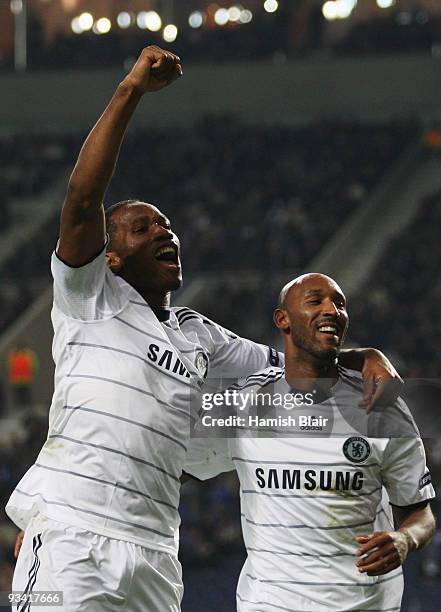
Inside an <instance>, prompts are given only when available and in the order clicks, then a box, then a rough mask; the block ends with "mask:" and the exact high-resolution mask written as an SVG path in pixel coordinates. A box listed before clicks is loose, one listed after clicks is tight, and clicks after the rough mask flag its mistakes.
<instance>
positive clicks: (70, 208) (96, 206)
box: [58, 46, 182, 267]
mask: <svg viewBox="0 0 441 612" xmlns="http://www.w3.org/2000/svg"><path fill="white" fill-rule="evenodd" d="M180 62H181V60H180V59H179V57H178V56H176V55H174V54H173V53H170V52H168V51H163V50H162V49H160V48H159V47H156V46H150V47H146V48H145V49H143V51H142V52H141V55H140V56H139V58H138V61H137V62H136V64H135V65H134V67H133V68H132V70H131V71H130V73H129V74H128V75H127V76H126V77H125V78H124V79H123V81H122V82H121V83H120V84H119V85H118V87H117V89H116V91H115V93H114V95H113V97H112V99H111V101H110V102H109V104H108V106H107V108H106V109H105V110H104V112H103V114H102V115H101V117H100V118H99V120H98V121H97V123H96V124H95V126H94V127H93V129H92V131H91V132H90V134H89V136H88V137H87V139H86V141H85V143H84V145H83V147H82V149H81V151H80V154H79V157H78V160H77V163H76V165H75V168H74V170H73V172H72V175H71V177H70V180H69V185H68V189H67V195H66V199H65V202H64V205H63V210H62V212H61V226H60V245H59V248H58V254H59V256H60V257H61V258H62V259H63V260H64V261H65V262H66V263H68V264H69V265H71V266H75V267H77V266H81V265H84V264H85V263H87V262H88V261H90V260H91V259H93V258H94V257H95V256H96V255H97V253H99V251H100V250H101V249H102V247H103V244H104V235H105V221H104V208H103V204H102V202H103V198H104V194H105V192H106V190H107V187H108V185H109V182H110V180H111V178H112V176H113V173H114V171H115V167H116V163H117V160H118V155H119V150H120V147H121V143H122V141H123V138H124V134H125V131H126V128H127V126H128V124H129V121H130V119H131V117H132V115H133V113H134V111H135V109H136V107H137V106H138V103H139V101H140V100H141V98H142V96H143V95H144V94H145V93H147V92H154V91H158V90H160V89H163V88H164V87H167V86H168V85H170V84H171V83H173V81H175V80H176V79H177V78H179V77H180V76H181V75H182V67H181V63H180Z"/></svg>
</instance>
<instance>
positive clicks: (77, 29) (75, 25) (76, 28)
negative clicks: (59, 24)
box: [70, 17, 84, 34]
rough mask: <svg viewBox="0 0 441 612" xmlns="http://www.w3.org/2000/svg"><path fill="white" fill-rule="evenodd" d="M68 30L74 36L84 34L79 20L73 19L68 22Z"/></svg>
mask: <svg viewBox="0 0 441 612" xmlns="http://www.w3.org/2000/svg"><path fill="white" fill-rule="evenodd" d="M70 28H71V30H72V32H73V33H74V34H82V33H83V32H84V30H83V28H82V27H81V25H80V18H79V17H74V18H73V19H72V21H71V22H70Z"/></svg>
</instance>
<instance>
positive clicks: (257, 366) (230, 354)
mask: <svg viewBox="0 0 441 612" xmlns="http://www.w3.org/2000/svg"><path fill="white" fill-rule="evenodd" d="M209 329H210V334H211V336H212V339H213V345H214V350H213V353H212V355H211V360H210V376H211V377H217V378H222V377H225V378H231V379H237V378H245V377H246V376H250V375H251V374H253V373H254V372H257V371H259V370H263V369H265V368H267V367H269V366H283V363H284V357H283V354H282V353H278V352H277V351H276V350H275V349H274V348H271V347H268V346H265V345H263V344H258V343H257V342H253V341H252V340H248V339H247V338H241V337H240V336H236V335H235V334H233V333H232V332H230V331H229V330H227V329H225V328H224V327H221V326H220V325H217V324H216V323H213V322H211V321H210V327H209Z"/></svg>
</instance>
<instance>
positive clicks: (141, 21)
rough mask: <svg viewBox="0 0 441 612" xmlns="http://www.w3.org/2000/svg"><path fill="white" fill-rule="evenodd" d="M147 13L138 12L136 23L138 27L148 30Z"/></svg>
mask: <svg viewBox="0 0 441 612" xmlns="http://www.w3.org/2000/svg"><path fill="white" fill-rule="evenodd" d="M146 15H147V12H146V11H141V12H140V13H138V14H137V16H136V25H137V26H138V28H140V29H141V30H147V20H146Z"/></svg>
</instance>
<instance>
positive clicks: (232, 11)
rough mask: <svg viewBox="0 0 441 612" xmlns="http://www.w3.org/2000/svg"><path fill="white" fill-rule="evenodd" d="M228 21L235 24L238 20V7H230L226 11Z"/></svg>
mask: <svg viewBox="0 0 441 612" xmlns="http://www.w3.org/2000/svg"><path fill="white" fill-rule="evenodd" d="M228 19H229V20H230V21H232V22H233V23H235V22H236V21H239V19H240V8H239V7H238V6H231V7H230V8H229V9H228Z"/></svg>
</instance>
